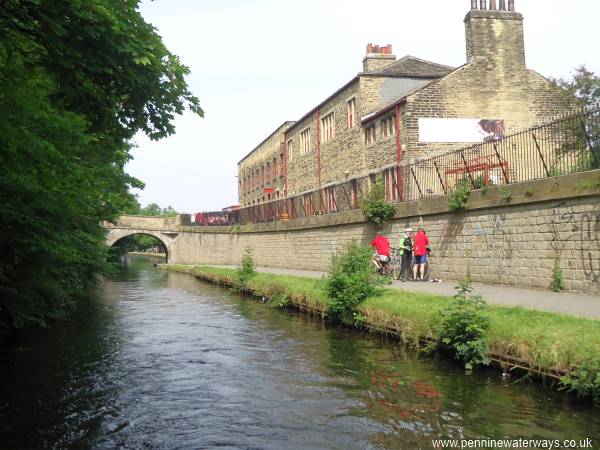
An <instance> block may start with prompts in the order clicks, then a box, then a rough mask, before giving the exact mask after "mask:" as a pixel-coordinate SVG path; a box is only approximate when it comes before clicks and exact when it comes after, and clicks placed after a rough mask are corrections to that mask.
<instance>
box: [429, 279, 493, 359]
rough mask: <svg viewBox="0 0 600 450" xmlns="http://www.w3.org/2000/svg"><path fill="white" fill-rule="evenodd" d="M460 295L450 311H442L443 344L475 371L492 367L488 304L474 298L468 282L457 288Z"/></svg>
mask: <svg viewBox="0 0 600 450" xmlns="http://www.w3.org/2000/svg"><path fill="white" fill-rule="evenodd" d="M456 289H457V290H458V292H457V293H456V295H455V296H454V297H453V299H452V302H451V303H450V305H449V306H448V307H446V308H445V309H443V310H441V312H440V314H441V315H442V324H441V328H440V333H439V340H440V342H442V343H443V344H445V345H448V346H449V347H451V348H452V349H453V350H454V353H455V355H456V358H457V359H460V360H462V361H463V362H464V363H465V368H466V369H467V370H471V369H472V368H473V367H475V366H477V365H479V364H489V362H490V360H489V358H488V357H487V356H486V355H487V352H488V349H487V345H486V333H487V331H488V330H489V328H490V319H489V317H487V316H485V315H483V314H482V313H483V312H484V311H485V308H486V304H485V302H484V301H483V299H482V298H481V296H479V295H473V287H472V286H471V282H470V281H469V280H468V279H466V280H464V281H461V282H460V283H459V284H458V286H457V287H456Z"/></svg>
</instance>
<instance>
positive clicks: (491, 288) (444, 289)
mask: <svg viewBox="0 0 600 450" xmlns="http://www.w3.org/2000/svg"><path fill="white" fill-rule="evenodd" d="M214 267H223V268H227V269H235V266H214ZM256 270H257V271H258V272H265V273H274V274H279V275H295V276H299V277H309V278H321V277H322V276H324V275H325V272H316V271H311V270H297V269H282V268H278V267H257V268H256ZM456 285H457V282H456V281H442V282H441V283H432V282H423V283H417V282H400V281H393V282H392V284H391V286H389V287H391V288H394V289H399V290H403V291H408V292H423V293H428V294H435V295H446V296H451V295H454V294H455V293H456V290H455V289H454V287H455V286H456ZM473 288H475V293H476V294H479V295H481V296H482V297H483V298H484V299H485V300H487V301H488V302H490V303H495V304H498V305H506V306H522V307H524V308H528V309H536V310H540V311H549V312H555V313H561V314H568V315H573V316H579V317H587V318H594V319H600V295H587V294H576V293H571V292H560V293H557V292H549V291H542V290H537V289H525V288H517V287H512V286H500V285H491V284H483V283H473Z"/></svg>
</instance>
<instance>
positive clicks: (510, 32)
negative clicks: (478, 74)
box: [465, 0, 525, 71]
mask: <svg viewBox="0 0 600 450" xmlns="http://www.w3.org/2000/svg"><path fill="white" fill-rule="evenodd" d="M486 3H487V2H486V1H485V0H480V2H479V7H480V9H477V8H476V7H477V2H476V1H471V10H470V11H469V12H468V13H467V15H466V17H465V32H466V38H467V62H472V61H475V60H485V61H486V62H487V63H488V64H489V65H490V66H493V67H504V68H506V69H508V70H509V71H511V70H523V69H525V42H524V39H523V16H522V15H521V14H519V13H517V12H515V11H514V0H509V1H508V11H507V10H506V4H505V1H504V0H500V1H499V3H500V8H499V9H495V8H496V0H491V2H490V8H491V9H487V5H486Z"/></svg>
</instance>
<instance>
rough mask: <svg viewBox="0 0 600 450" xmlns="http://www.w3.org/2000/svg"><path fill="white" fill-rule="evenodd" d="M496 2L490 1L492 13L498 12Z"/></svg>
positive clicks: (494, 0)
mask: <svg viewBox="0 0 600 450" xmlns="http://www.w3.org/2000/svg"><path fill="white" fill-rule="evenodd" d="M497 9H498V8H496V0H490V11H496V10H497Z"/></svg>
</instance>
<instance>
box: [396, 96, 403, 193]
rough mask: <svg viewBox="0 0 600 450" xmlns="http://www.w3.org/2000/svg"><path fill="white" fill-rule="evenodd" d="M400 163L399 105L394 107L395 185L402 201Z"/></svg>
mask: <svg viewBox="0 0 600 450" xmlns="http://www.w3.org/2000/svg"><path fill="white" fill-rule="evenodd" d="M401 162H402V141H401V139H400V103H398V104H397V105H396V183H398V197H399V198H400V200H403V199H402V197H403V192H402V184H403V183H402V173H401V168H400V164H401Z"/></svg>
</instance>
